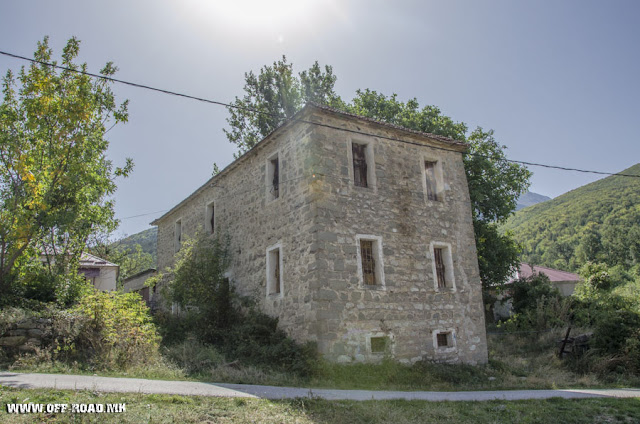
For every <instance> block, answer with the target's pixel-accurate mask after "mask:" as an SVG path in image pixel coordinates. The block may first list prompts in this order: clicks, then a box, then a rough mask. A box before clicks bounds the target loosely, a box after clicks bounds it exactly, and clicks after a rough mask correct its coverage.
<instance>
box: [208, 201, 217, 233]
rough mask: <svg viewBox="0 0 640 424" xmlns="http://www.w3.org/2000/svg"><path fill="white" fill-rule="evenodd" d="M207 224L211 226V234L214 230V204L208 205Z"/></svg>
mask: <svg viewBox="0 0 640 424" xmlns="http://www.w3.org/2000/svg"><path fill="white" fill-rule="evenodd" d="M209 223H210V224H211V228H210V229H209V232H210V233H211V234H213V232H214V231H215V230H216V207H215V204H214V203H212V204H210V205H209Z"/></svg>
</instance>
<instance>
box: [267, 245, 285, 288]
mask: <svg viewBox="0 0 640 424" xmlns="http://www.w3.org/2000/svg"><path fill="white" fill-rule="evenodd" d="M281 251H282V246H281V245H280V244H276V245H274V246H272V247H270V248H268V249H267V296H272V295H277V296H282V254H281V253H282V252H281Z"/></svg>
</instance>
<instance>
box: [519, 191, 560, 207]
mask: <svg viewBox="0 0 640 424" xmlns="http://www.w3.org/2000/svg"><path fill="white" fill-rule="evenodd" d="M550 199H551V197H548V196H544V195H542V194H538V193H533V192H531V191H527V192H526V193H524V194H523V195H522V196H520V198H519V199H518V204H517V205H516V210H517V211H519V210H520V209H524V208H526V207H529V206H533V205H535V204H538V203H542V202H546V201H547V200H550Z"/></svg>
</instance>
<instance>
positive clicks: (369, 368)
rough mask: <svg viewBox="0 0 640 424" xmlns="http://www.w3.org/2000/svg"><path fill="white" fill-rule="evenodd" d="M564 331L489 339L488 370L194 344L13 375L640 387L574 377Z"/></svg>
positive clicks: (628, 379)
mask: <svg viewBox="0 0 640 424" xmlns="http://www.w3.org/2000/svg"><path fill="white" fill-rule="evenodd" d="M560 333H561V331H559V332H558V333H553V332H551V333H543V334H540V335H536V334H533V335H531V334H524V335H523V334H513V335H489V336H488V345H489V358H490V359H489V363H488V364H486V365H483V366H469V365H448V364H435V363H430V362H422V363H418V364H415V365H413V366H406V365H402V364H399V363H397V362H394V361H383V362H382V363H380V364H350V365H344V364H333V363H327V362H324V361H320V362H319V363H318V365H317V367H316V369H315V370H314V372H313V373H312V375H311V376H310V377H301V376H298V375H295V374H291V373H285V372H282V371H274V370H269V369H264V368H257V367H254V366H249V365H242V364H240V365H237V364H231V365H229V364H228V363H227V360H226V359H225V358H224V357H223V356H222V355H220V354H219V353H218V352H216V351H215V350H213V349H212V348H210V347H206V346H202V345H199V344H197V343H194V342H190V343H185V344H182V345H176V346H173V347H171V348H170V349H167V350H165V351H164V360H163V361H160V362H158V363H157V364H156V365H155V366H150V367H149V366H147V367H140V368H132V369H128V370H127V371H96V370H93V369H87V368H83V367H82V366H80V365H77V364H76V365H68V364H62V363H51V362H46V361H38V360H37V358H33V359H31V360H30V359H28V358H23V359H22V360H20V361H19V362H18V363H16V364H15V365H14V366H12V367H11V370H13V371H18V372H42V373H65V374H73V373H76V374H90V375H92V374H99V375H104V376H111V377H135V378H149V379H162V380H193V381H205V382H218V383H244V384H263V385H275V386H294V387H312V388H334V389H361V390H403V391H413V390H429V391H462V390H509V389H556V388H605V387H639V386H640V378H638V377H634V376H629V375H625V374H607V375H599V374H596V373H578V372H573V371H572V370H571V369H570V367H568V366H567V364H565V363H563V362H562V361H561V360H559V359H558V358H557V357H556V356H555V341H556V340H557V339H558V338H560V336H561V334H560ZM576 334H577V333H576Z"/></svg>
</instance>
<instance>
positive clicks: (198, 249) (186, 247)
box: [158, 231, 316, 375]
mask: <svg viewBox="0 0 640 424" xmlns="http://www.w3.org/2000/svg"><path fill="white" fill-rule="evenodd" d="M217 234H218V236H217V237H215V238H211V237H209V236H207V235H196V237H195V238H193V239H189V240H186V241H185V242H184V243H183V245H182V247H181V249H180V253H179V256H178V259H177V261H176V265H175V267H174V268H173V269H172V270H170V272H171V277H172V281H171V282H170V283H169V284H168V288H167V289H166V290H165V291H164V294H165V295H166V296H167V298H168V299H169V301H171V302H176V303H178V304H179V305H180V306H181V307H182V308H183V309H184V310H185V311H186V313H185V314H184V315H183V316H182V317H180V318H178V319H176V318H172V317H168V316H166V315H165V316H161V317H159V318H158V322H159V323H162V326H163V329H162V330H161V332H162V334H163V335H165V336H167V340H165V344H169V343H166V342H167V341H173V342H183V343H184V340H185V335H186V334H191V335H193V336H194V337H195V339H196V340H197V341H198V343H201V344H203V345H206V346H212V347H214V348H215V349H216V350H218V351H219V352H221V353H223V354H224V355H225V356H226V357H227V358H228V359H230V360H232V361H234V360H239V361H241V362H242V363H243V365H245V364H248V365H256V366H261V367H265V368H268V369H271V370H278V371H287V372H293V373H296V374H298V375H308V374H309V373H310V372H311V370H312V363H313V359H315V358H316V354H315V348H314V347H313V346H312V345H310V344H309V345H305V346H301V345H299V344H297V343H296V342H294V341H293V340H292V339H291V338H289V337H287V335H286V334H285V333H284V332H283V331H282V330H280V329H278V320H277V319H276V318H272V317H269V316H268V315H266V314H264V313H261V312H259V311H258V310H256V308H255V306H254V302H253V301H251V300H250V299H248V298H241V297H240V296H238V295H237V294H236V293H235V292H234V290H233V286H232V285H231V284H230V281H229V279H228V278H226V277H225V275H224V273H225V271H226V270H227V269H228V264H229V260H230V257H229V253H228V241H227V238H225V237H221V236H219V234H221V232H220V231H218V233H217Z"/></svg>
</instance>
